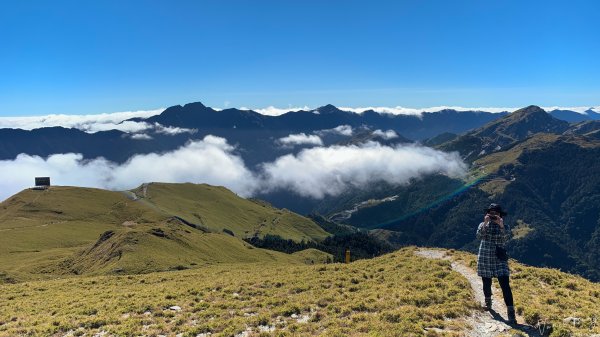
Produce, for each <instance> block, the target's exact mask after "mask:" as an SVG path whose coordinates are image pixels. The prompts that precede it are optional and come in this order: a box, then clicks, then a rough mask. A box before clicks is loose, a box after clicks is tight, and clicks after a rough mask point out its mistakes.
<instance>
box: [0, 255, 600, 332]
mask: <svg viewBox="0 0 600 337" xmlns="http://www.w3.org/2000/svg"><path fill="white" fill-rule="evenodd" d="M414 251H415V248H414V247H407V248H404V249H401V250H399V251H396V252H394V253H391V254H387V255H384V256H380V257H377V258H374V259H371V260H360V261H355V262H352V263H350V264H337V263H336V264H316V265H300V264H286V263H282V262H281V261H277V262H275V261H274V262H270V263H264V262H263V263H237V264H218V265H213V266H205V267H202V268H198V269H191V270H183V271H171V272H156V273H149V274H143V275H124V276H94V277H89V276H77V277H70V278H64V279H56V280H50V281H30V282H24V283H17V284H4V285H0V303H2V306H0V336H83V335H85V336H93V335H94V334H97V333H104V334H105V336H158V335H160V334H164V335H168V336H174V335H176V334H178V335H180V336H208V335H209V333H210V335H212V336H236V335H238V336H244V335H245V336H363V335H364V336H462V335H464V332H465V331H466V330H467V329H468V328H469V323H466V320H465V319H464V318H465V317H466V316H468V314H469V312H470V311H472V310H478V309H480V304H479V303H475V301H474V297H473V295H472V291H471V289H470V285H469V283H468V281H467V280H466V279H464V278H463V277H462V276H461V275H460V274H458V273H456V272H454V271H452V269H451V266H450V262H449V261H446V260H432V259H426V258H422V257H418V256H416V255H415V254H414ZM308 253H309V254H312V253H314V252H308ZM448 253H449V254H450V256H452V257H453V258H454V259H456V260H459V261H462V262H463V263H465V264H466V265H468V266H471V267H473V268H475V267H476V262H475V256H474V255H472V254H469V253H465V252H460V251H454V250H451V251H448ZM510 266H511V270H512V278H511V283H512V287H513V292H514V296H515V302H516V303H515V304H516V307H517V310H518V312H519V313H520V314H522V315H523V316H524V317H525V319H526V321H527V322H528V323H529V324H531V325H533V326H536V325H537V326H541V325H552V326H553V332H552V334H551V336H552V337H567V336H590V335H591V334H594V333H600V327H599V326H598V325H597V324H596V320H597V318H598V315H599V314H600V312H599V309H598V308H600V284H597V283H592V282H589V281H587V280H585V279H583V278H581V277H578V276H575V275H571V274H566V273H562V272H560V271H558V270H552V269H544V268H535V267H529V266H525V265H522V264H519V263H516V262H514V261H511V265H510ZM570 316H572V317H578V318H580V319H581V324H580V325H579V326H574V325H572V324H567V323H564V322H563V320H564V319H565V318H566V317H570ZM511 333H512V332H511ZM507 336H512V335H510V334H508V335H507Z"/></svg>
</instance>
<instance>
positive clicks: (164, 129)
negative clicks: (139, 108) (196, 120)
mask: <svg viewBox="0 0 600 337" xmlns="http://www.w3.org/2000/svg"><path fill="white" fill-rule="evenodd" d="M154 131H156V132H157V133H162V134H165V135H171V136H173V135H177V134H180V133H189V134H194V133H196V132H198V129H187V128H180V127H176V126H164V125H161V124H159V123H154Z"/></svg>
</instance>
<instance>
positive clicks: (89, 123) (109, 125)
mask: <svg viewBox="0 0 600 337" xmlns="http://www.w3.org/2000/svg"><path fill="white" fill-rule="evenodd" d="M163 111H164V109H156V110H147V111H143V110H140V111H125V112H113V113H103V114H96V115H62V114H60V115H46V116H32V117H0V128H13V129H23V130H33V129H38V128H43V127H52V126H62V127H65V128H75V129H80V130H83V131H86V132H90V133H93V132H98V131H105V130H112V129H115V130H121V131H124V132H139V131H143V130H146V129H148V128H149V127H150V125H149V124H148V123H143V122H142V123H136V122H131V121H129V122H124V123H122V124H119V123H121V122H123V121H125V120H127V119H131V118H135V117H141V118H148V117H151V116H154V115H158V114H160V113H161V112H163Z"/></svg>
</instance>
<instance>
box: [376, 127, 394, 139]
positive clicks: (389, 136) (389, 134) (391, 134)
mask: <svg viewBox="0 0 600 337" xmlns="http://www.w3.org/2000/svg"><path fill="white" fill-rule="evenodd" d="M373 134H374V135H375V136H379V137H381V138H383V139H385V140H388V139H394V138H398V134H397V133H396V131H394V130H387V131H381V130H379V129H377V130H375V131H373Z"/></svg>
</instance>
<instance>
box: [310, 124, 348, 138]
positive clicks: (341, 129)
mask: <svg viewBox="0 0 600 337" xmlns="http://www.w3.org/2000/svg"><path fill="white" fill-rule="evenodd" d="M315 133H316V134H319V135H325V134H328V133H335V134H338V135H342V136H348V137H349V136H352V134H354V129H352V127H351V126H350V125H340V126H336V127H335V128H333V129H324V130H319V131H315Z"/></svg>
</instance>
